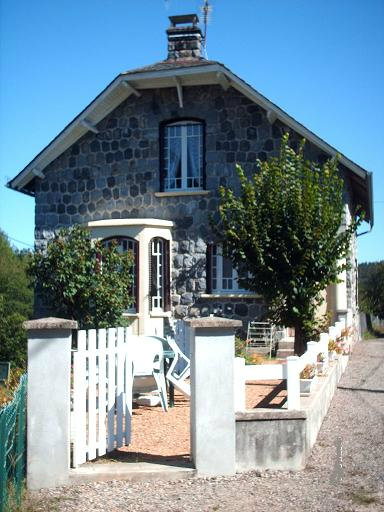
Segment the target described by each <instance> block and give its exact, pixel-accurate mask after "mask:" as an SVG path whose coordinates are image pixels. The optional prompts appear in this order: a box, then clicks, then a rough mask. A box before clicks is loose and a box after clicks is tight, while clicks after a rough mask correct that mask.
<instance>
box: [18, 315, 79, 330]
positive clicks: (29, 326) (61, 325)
mask: <svg viewBox="0 0 384 512" xmlns="http://www.w3.org/2000/svg"><path fill="white" fill-rule="evenodd" d="M23 327H24V329H26V330H27V331H38V330H42V329H77V328H78V324H77V322H76V320H69V319H67V318H55V317H53V316H50V317H48V318H38V319H37V320H27V321H26V322H23Z"/></svg>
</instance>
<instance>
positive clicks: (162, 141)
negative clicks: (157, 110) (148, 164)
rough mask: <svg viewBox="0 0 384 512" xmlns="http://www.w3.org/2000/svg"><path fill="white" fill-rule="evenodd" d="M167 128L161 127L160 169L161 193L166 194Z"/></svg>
mask: <svg viewBox="0 0 384 512" xmlns="http://www.w3.org/2000/svg"><path fill="white" fill-rule="evenodd" d="M165 131H166V130H165V126H163V125H160V129H159V149H160V151H159V164H160V165H159V168H160V175H159V177H160V192H164V181H165V170H164V137H165Z"/></svg>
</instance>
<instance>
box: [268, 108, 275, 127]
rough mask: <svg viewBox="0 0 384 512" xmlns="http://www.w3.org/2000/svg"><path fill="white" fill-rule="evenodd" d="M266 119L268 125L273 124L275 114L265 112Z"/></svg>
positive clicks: (269, 111)
mask: <svg viewBox="0 0 384 512" xmlns="http://www.w3.org/2000/svg"><path fill="white" fill-rule="evenodd" d="M267 119H268V122H269V124H273V123H274V122H275V121H276V119H277V117H276V114H275V112H273V111H272V110H267Z"/></svg>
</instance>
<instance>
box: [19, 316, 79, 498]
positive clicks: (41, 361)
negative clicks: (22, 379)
mask: <svg viewBox="0 0 384 512" xmlns="http://www.w3.org/2000/svg"><path fill="white" fill-rule="evenodd" d="M24 328H25V329H27V330H28V394H27V397H28V398H27V411H28V414H27V418H28V423H27V486H28V488H29V489H31V490H36V489H41V488H49V487H56V486H59V485H62V484H65V483H66V482H67V480H68V474H69V465H70V452H69V449H70V446H69V445H70V376H71V341H72V329H77V322H75V321H73V320H64V319H62V318H42V319H39V320H31V321H28V322H25V323H24Z"/></svg>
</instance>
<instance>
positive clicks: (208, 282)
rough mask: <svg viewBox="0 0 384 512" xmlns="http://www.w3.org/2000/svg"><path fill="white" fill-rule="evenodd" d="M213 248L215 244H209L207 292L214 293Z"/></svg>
mask: <svg viewBox="0 0 384 512" xmlns="http://www.w3.org/2000/svg"><path fill="white" fill-rule="evenodd" d="M212 249H213V244H212V243H209V244H207V255H206V278H205V279H206V293H212Z"/></svg>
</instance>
